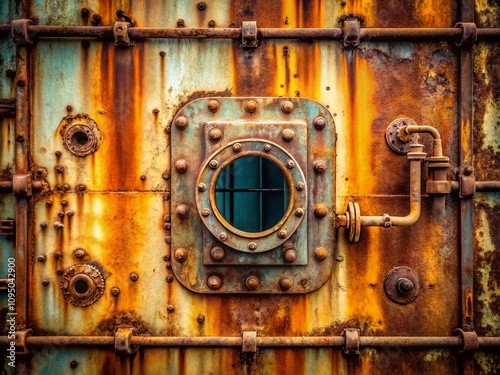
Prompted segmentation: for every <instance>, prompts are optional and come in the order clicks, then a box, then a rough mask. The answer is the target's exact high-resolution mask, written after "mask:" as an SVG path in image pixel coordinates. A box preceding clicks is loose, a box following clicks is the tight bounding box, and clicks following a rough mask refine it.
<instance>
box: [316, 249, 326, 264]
mask: <svg viewBox="0 0 500 375" xmlns="http://www.w3.org/2000/svg"><path fill="white" fill-rule="evenodd" d="M314 256H315V257H316V260H319V261H322V260H325V259H326V257H327V256H328V250H327V249H325V248H324V247H318V248H317V249H316V251H315V252H314Z"/></svg>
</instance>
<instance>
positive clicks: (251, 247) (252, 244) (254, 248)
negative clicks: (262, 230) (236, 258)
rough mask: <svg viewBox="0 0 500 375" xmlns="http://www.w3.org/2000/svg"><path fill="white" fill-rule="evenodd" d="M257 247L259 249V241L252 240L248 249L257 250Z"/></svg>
mask: <svg viewBox="0 0 500 375" xmlns="http://www.w3.org/2000/svg"><path fill="white" fill-rule="evenodd" d="M256 249H257V243H255V242H250V243H249V244H248V250H250V251H254V250H256Z"/></svg>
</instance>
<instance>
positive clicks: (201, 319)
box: [196, 314, 205, 324]
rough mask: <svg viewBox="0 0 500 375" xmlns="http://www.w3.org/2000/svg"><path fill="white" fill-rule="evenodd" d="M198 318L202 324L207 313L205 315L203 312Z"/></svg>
mask: <svg viewBox="0 0 500 375" xmlns="http://www.w3.org/2000/svg"><path fill="white" fill-rule="evenodd" d="M196 320H197V321H198V323H200V324H201V323H203V322H204V321H205V315H203V314H200V315H198V317H197V318H196Z"/></svg>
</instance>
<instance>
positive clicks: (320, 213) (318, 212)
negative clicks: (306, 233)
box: [314, 204, 328, 219]
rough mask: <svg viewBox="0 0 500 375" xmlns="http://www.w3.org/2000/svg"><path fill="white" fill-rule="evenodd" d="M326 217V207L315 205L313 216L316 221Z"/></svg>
mask: <svg viewBox="0 0 500 375" xmlns="http://www.w3.org/2000/svg"><path fill="white" fill-rule="evenodd" d="M326 215H328V207H326V206H325V205H324V204H319V205H317V206H316V208H315V209H314V216H316V217H317V218H318V219H322V218H324V217H325V216H326Z"/></svg>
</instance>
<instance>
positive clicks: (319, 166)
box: [314, 160, 326, 173]
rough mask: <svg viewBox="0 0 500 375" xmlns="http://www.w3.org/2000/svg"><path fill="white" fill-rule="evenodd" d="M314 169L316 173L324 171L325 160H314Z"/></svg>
mask: <svg viewBox="0 0 500 375" xmlns="http://www.w3.org/2000/svg"><path fill="white" fill-rule="evenodd" d="M314 171H315V172H317V173H323V172H324V171H326V162H325V161H324V160H316V161H315V162H314Z"/></svg>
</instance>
